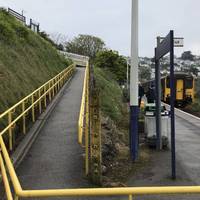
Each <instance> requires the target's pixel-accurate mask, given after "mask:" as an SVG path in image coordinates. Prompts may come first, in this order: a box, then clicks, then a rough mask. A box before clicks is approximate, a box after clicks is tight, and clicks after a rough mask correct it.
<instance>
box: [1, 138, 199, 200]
mask: <svg viewBox="0 0 200 200" xmlns="http://www.w3.org/2000/svg"><path fill="white" fill-rule="evenodd" d="M0 147H1V149H2V154H3V157H4V160H5V164H6V166H7V169H8V173H9V176H10V178H11V181H12V184H13V187H14V191H15V199H18V198H19V197H26V198H31V197H38V198H39V197H70V196H122V195H126V196H128V199H129V200H131V199H132V197H133V195H150V194H151V195H152V194H197V193H200V186H169V187H121V188H85V189H48V190H23V189H22V187H21V185H20V183H19V180H18V178H17V175H16V173H15V170H14V167H13V165H12V162H11V160H10V157H9V155H8V152H7V150H6V146H5V144H4V142H3V138H2V136H0ZM0 160H1V169H2V168H4V169H5V165H4V163H3V162H2V159H1V157H0ZM3 171H4V172H5V170H3ZM4 177H5V175H4ZM6 180H8V177H7V176H6ZM4 183H5V187H6V191H7V192H6V194H7V198H8V197H9V198H8V199H9V200H10V199H11V200H12V198H11V196H10V195H11V194H10V192H9V191H10V186H9V184H8V181H5V182H4Z"/></svg>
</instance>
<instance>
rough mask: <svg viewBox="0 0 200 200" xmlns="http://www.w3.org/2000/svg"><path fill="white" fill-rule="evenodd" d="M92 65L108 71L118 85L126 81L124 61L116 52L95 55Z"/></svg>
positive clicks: (107, 51)
mask: <svg viewBox="0 0 200 200" xmlns="http://www.w3.org/2000/svg"><path fill="white" fill-rule="evenodd" d="M94 64H95V66H96V67H98V68H104V69H107V70H110V71H111V72H112V73H113V74H114V75H115V79H116V80H117V81H118V83H119V84H124V82H125V80H126V68H127V64H126V59H125V58H124V57H123V56H120V55H119V54H118V52H116V51H112V50H106V51H101V52H99V53H97V56H96V58H95V61H94Z"/></svg>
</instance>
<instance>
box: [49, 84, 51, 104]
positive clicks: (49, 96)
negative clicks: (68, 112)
mask: <svg viewBox="0 0 200 200" xmlns="http://www.w3.org/2000/svg"><path fill="white" fill-rule="evenodd" d="M49 101H51V81H50V82H49Z"/></svg>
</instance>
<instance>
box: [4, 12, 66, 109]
mask: <svg viewBox="0 0 200 200" xmlns="http://www.w3.org/2000/svg"><path fill="white" fill-rule="evenodd" d="M68 65H69V61H67V60H66V59H65V58H64V57H63V56H62V55H59V54H58V52H57V50H56V49H55V48H54V47H53V46H52V45H51V44H50V43H49V42H47V41H46V40H44V39H43V38H41V37H40V36H39V34H36V33H34V32H32V31H31V30H30V29H28V28H27V27H25V26H24V25H22V24H21V23H20V22H19V21H17V20H16V19H15V18H14V17H12V16H11V15H9V14H8V13H7V12H6V11H4V10H2V9H1V10H0V82H1V84H0V113H2V112H3V111H5V110H6V109H8V108H9V107H10V106H12V105H13V104H15V103H16V102H18V101H19V100H20V99H22V98H23V97H25V96H26V95H28V94H29V93H30V92H32V91H33V90H35V89H36V88H38V87H39V86H40V85H42V84H43V83H45V82H46V81H47V80H49V79H51V78H52V77H54V76H55V75H56V74H58V73H59V72H60V71H62V70H63V69H64V68H66V66H68Z"/></svg>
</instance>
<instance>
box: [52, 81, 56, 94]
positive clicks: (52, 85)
mask: <svg viewBox="0 0 200 200" xmlns="http://www.w3.org/2000/svg"><path fill="white" fill-rule="evenodd" d="M52 87H53V88H52V90H53V97H54V96H55V91H54V90H55V85H54V80H52Z"/></svg>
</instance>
